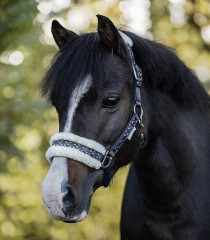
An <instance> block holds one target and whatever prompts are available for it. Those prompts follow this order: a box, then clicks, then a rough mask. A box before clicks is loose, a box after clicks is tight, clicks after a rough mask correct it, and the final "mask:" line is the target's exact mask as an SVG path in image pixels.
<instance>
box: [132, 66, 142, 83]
mask: <svg viewBox="0 0 210 240" xmlns="http://www.w3.org/2000/svg"><path fill="white" fill-rule="evenodd" d="M132 67H133V72H134V76H135V79H136V80H137V81H139V82H142V80H143V79H142V77H141V78H139V77H137V74H136V69H135V67H134V66H133V64H132Z"/></svg>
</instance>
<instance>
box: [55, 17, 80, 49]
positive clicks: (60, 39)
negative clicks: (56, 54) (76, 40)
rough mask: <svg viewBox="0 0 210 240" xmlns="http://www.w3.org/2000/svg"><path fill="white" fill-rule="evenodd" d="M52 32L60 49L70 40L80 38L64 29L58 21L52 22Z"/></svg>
mask: <svg viewBox="0 0 210 240" xmlns="http://www.w3.org/2000/svg"><path fill="white" fill-rule="evenodd" d="M51 31H52V35H53V37H54V40H55V42H56V44H57V45H58V47H59V48H61V47H62V46H63V45H64V44H66V43H67V42H68V40H69V39H70V38H72V37H74V36H78V35H77V34H76V33H74V32H72V31H70V30H68V29H66V28H64V27H63V26H62V25H61V24H60V23H59V22H58V21H57V20H53V21H52V27H51Z"/></svg>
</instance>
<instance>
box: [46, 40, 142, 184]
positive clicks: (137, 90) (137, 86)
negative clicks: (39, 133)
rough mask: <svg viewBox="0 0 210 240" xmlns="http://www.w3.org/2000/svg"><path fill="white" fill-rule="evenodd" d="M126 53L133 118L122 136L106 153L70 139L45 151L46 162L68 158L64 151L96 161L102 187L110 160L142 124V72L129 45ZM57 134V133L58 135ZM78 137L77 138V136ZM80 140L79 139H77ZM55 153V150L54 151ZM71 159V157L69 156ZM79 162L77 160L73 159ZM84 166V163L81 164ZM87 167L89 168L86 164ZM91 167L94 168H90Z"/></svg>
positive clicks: (107, 173)
mask: <svg viewBox="0 0 210 240" xmlns="http://www.w3.org/2000/svg"><path fill="white" fill-rule="evenodd" d="M127 47H128V51H129V54H130V57H131V61H132V67H133V72H134V108H133V116H132V117H131V119H130V121H129V122H128V124H127V126H126V127H125V129H124V131H123V132H122V134H121V135H120V136H119V138H118V139H117V140H116V141H115V143H114V144H113V145H112V146H111V147H110V149H108V150H107V151H106V150H105V148H104V146H102V145H101V144H99V143H98V144H99V145H101V146H102V149H103V151H102V150H101V152H99V149H98V150H97V149H94V148H92V147H90V146H87V145H85V144H84V143H82V142H81V141H79V142H76V141H75V140H73V139H72V138H68V139H64V138H62V137H61V138H59V139H57V138H56V139H55V140H53V141H52V143H51V147H50V148H49V151H47V153H46V154H47V155H49V156H48V160H49V161H50V159H51V158H53V157H55V156H58V155H59V156H60V155H62V156H64V157H68V154H67V155H65V154H66V153H65V151H64V149H74V150H75V151H79V152H81V154H85V155H86V156H88V157H89V158H91V159H93V160H94V161H96V162H97V163H99V164H97V165H98V167H97V168H96V167H95V168H96V169H103V170H104V187H107V186H108V185H109V180H110V179H109V178H110V177H109V175H110V163H111V160H112V158H113V157H114V156H115V155H116V153H117V152H118V151H119V150H120V148H121V146H122V145H123V144H124V143H125V141H126V140H127V139H131V137H132V135H133V133H134V132H135V130H136V128H135V126H136V124H137V123H139V125H140V128H141V129H142V128H143V124H142V117H143V109H142V98H141V86H142V71H141V69H140V67H139V66H138V65H137V64H136V62H135V58H134V54H133V51H132V49H131V47H130V45H128V44H127ZM58 134H59V133H58ZM71 135H73V134H71ZM140 136H141V139H140V140H141V142H140V145H143V144H144V135H143V133H141V135H140ZM77 137H79V136H77ZM79 138H81V137H79ZM87 141H92V140H87ZM53 147H54V148H56V149H58V148H59V147H60V148H62V149H63V150H62V151H59V152H58V155H57V154H56V155H55V153H52V154H51V149H52V148H53ZM56 151H57V150H56ZM69 157H70V158H71V155H70V156H69ZM75 160H77V161H79V159H75ZM83 163H84V164H86V162H83ZM86 165H87V166H90V165H89V164H88V163H87V164H86ZM90 167H93V168H94V166H92V165H91V166H90Z"/></svg>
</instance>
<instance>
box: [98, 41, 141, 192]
mask: <svg viewBox="0 0 210 240" xmlns="http://www.w3.org/2000/svg"><path fill="white" fill-rule="evenodd" d="M127 47H128V51H129V54H130V57H131V61H132V67H133V71H134V112H133V116H132V118H131V120H130V121H129V122H128V124H127V126H126V127H125V130H124V131H123V133H122V134H121V135H120V137H119V138H118V139H117V140H116V142H115V143H114V144H113V145H112V147H111V148H110V149H109V150H107V152H106V154H105V156H104V159H103V162H102V168H103V169H104V187H107V186H108V185H109V172H110V163H111V160H112V158H113V157H114V156H115V154H116V153H117V152H118V151H119V150H120V148H121V146H122V145H123V144H124V142H125V141H126V140H127V139H128V138H129V136H130V134H132V131H133V130H134V128H135V126H136V124H137V123H139V125H140V128H143V127H144V125H143V124H142V117H143V109H142V98H141V86H142V80H143V78H142V70H141V68H140V67H139V66H138V65H137V64H136V62H135V58H134V54H133V51H132V49H131V47H130V46H129V45H128V44H127ZM137 109H139V112H140V114H138V113H137V112H136V110H137ZM140 145H141V146H143V145H144V135H143V134H141V142H140Z"/></svg>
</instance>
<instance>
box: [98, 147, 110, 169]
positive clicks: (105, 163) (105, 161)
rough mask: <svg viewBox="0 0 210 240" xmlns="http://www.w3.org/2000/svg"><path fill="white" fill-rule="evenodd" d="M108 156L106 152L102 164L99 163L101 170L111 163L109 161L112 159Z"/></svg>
mask: <svg viewBox="0 0 210 240" xmlns="http://www.w3.org/2000/svg"><path fill="white" fill-rule="evenodd" d="M108 154H109V152H108V151H106V153H105V156H104V159H103V161H102V163H101V165H102V168H103V169H106V168H108V167H109V165H110V162H111V160H112V157H110V156H109V155H108Z"/></svg>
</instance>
